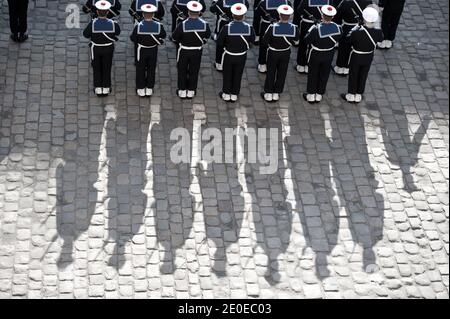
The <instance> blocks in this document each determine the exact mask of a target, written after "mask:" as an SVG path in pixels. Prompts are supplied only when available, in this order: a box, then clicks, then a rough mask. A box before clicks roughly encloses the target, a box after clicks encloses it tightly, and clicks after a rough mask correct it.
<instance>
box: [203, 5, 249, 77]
mask: <svg viewBox="0 0 450 319" xmlns="http://www.w3.org/2000/svg"><path fill="white" fill-rule="evenodd" d="M234 4H244V5H245V7H248V5H249V4H248V1H247V0H216V1H213V3H212V5H211V12H212V13H214V14H215V15H216V16H217V21H216V30H215V31H214V34H213V39H214V40H217V36H218V34H219V33H220V31H221V30H222V28H223V27H224V26H225V25H226V24H228V23H230V22H231V21H232V20H233V14H232V13H231V7H232V6H233V5H234ZM222 54H223V46H221V45H220V44H219V43H217V46H216V62H215V63H214V66H215V68H216V69H217V70H218V71H222V64H221V60H222Z"/></svg>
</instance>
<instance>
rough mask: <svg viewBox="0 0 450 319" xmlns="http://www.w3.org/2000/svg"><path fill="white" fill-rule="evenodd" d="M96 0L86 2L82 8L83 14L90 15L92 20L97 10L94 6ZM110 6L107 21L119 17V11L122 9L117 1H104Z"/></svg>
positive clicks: (95, 16)
mask: <svg viewBox="0 0 450 319" xmlns="http://www.w3.org/2000/svg"><path fill="white" fill-rule="evenodd" d="M97 1H98V0H87V1H86V4H85V5H84V6H83V12H84V13H86V14H90V15H91V17H92V19H95V18H97V16H98V15H97V10H96V7H95V4H96V3H97ZM105 1H107V2H109V3H110V4H111V8H110V9H109V10H108V15H107V18H108V19H114V18H117V17H119V15H120V9H122V4H121V3H120V1H119V0H105Z"/></svg>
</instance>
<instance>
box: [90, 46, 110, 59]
mask: <svg viewBox="0 0 450 319" xmlns="http://www.w3.org/2000/svg"><path fill="white" fill-rule="evenodd" d="M113 44H114V43H112V42H110V43H103V44H99V43H95V42H92V41H91V59H92V61H94V48H95V47H108V46H110V45H113Z"/></svg>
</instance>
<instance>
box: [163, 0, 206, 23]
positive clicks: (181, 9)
mask: <svg viewBox="0 0 450 319" xmlns="http://www.w3.org/2000/svg"><path fill="white" fill-rule="evenodd" d="M189 1H191V0H173V3H172V7H171V8H170V12H171V13H172V14H176V15H177V14H179V15H181V16H183V19H186V18H187V17H188V12H189V10H188V9H187V3H188V2H189ZM198 2H200V3H201V5H202V7H203V8H202V13H203V12H205V10H206V4H205V0H198Z"/></svg>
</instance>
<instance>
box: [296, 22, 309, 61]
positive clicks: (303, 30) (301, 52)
mask: <svg viewBox="0 0 450 319" xmlns="http://www.w3.org/2000/svg"><path fill="white" fill-rule="evenodd" d="M311 26H312V24H311V23H306V22H300V24H299V31H300V42H299V44H298V51H297V64H298V65H301V66H306V64H308V57H307V53H308V46H307V45H306V43H305V36H306V35H307V34H308V30H309V29H310V28H311Z"/></svg>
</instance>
